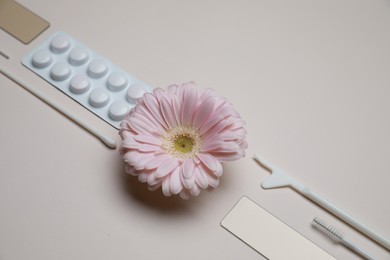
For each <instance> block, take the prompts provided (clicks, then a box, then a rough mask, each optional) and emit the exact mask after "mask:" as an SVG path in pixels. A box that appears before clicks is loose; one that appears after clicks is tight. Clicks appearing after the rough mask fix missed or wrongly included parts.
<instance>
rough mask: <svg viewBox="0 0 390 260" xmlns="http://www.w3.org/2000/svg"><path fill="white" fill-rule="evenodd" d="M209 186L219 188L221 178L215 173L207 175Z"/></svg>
mask: <svg viewBox="0 0 390 260" xmlns="http://www.w3.org/2000/svg"><path fill="white" fill-rule="evenodd" d="M207 178H208V182H209V186H210V187H211V188H213V189H215V188H217V187H218V185H219V178H218V177H216V176H213V175H210V174H208V175H207Z"/></svg>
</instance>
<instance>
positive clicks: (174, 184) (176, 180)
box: [170, 167, 183, 194]
mask: <svg viewBox="0 0 390 260" xmlns="http://www.w3.org/2000/svg"><path fill="white" fill-rule="evenodd" d="M170 189H171V193H172V194H179V192H180V191H181V190H182V189H183V185H182V183H181V180H180V170H179V167H176V169H175V170H173V172H172V174H171V180H170Z"/></svg>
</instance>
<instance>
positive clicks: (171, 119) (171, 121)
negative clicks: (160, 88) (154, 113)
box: [160, 99, 176, 128]
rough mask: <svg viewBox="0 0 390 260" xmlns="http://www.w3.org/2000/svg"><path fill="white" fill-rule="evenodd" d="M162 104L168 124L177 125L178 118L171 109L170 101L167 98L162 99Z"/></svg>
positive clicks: (162, 110)
mask: <svg viewBox="0 0 390 260" xmlns="http://www.w3.org/2000/svg"><path fill="white" fill-rule="evenodd" d="M160 106H161V112H162V115H163V117H164V119H165V122H166V123H167V125H168V126H169V127H170V128H172V127H174V126H176V118H175V115H174V112H173V111H172V109H171V105H170V104H169V102H168V101H167V100H166V99H162V100H161V103H160Z"/></svg>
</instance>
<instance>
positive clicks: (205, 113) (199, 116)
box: [193, 97, 215, 128]
mask: <svg viewBox="0 0 390 260" xmlns="http://www.w3.org/2000/svg"><path fill="white" fill-rule="evenodd" d="M214 104H215V98H214V97H210V98H208V99H206V100H205V101H204V102H203V103H202V104H201V105H200V107H199V108H198V109H197V110H196V113H195V117H194V122H193V125H194V126H195V127H197V128H200V127H201V126H202V125H203V124H204V122H205V121H206V120H207V119H208V118H209V116H210V115H211V114H212V113H213V110H214Z"/></svg>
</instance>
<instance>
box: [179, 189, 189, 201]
mask: <svg viewBox="0 0 390 260" xmlns="http://www.w3.org/2000/svg"><path fill="white" fill-rule="evenodd" d="M180 198H182V199H183V200H188V199H189V198H190V193H189V192H188V191H187V190H182V191H181V192H180Z"/></svg>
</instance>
